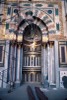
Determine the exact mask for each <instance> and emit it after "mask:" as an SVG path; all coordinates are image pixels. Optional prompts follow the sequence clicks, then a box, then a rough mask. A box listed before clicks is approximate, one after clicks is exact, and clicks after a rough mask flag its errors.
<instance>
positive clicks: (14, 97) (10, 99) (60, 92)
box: [0, 84, 67, 100]
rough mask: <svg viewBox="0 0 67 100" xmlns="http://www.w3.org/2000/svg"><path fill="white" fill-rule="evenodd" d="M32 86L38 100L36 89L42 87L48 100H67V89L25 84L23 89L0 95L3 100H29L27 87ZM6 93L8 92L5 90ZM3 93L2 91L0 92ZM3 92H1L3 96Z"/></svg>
mask: <svg viewBox="0 0 67 100" xmlns="http://www.w3.org/2000/svg"><path fill="white" fill-rule="evenodd" d="M28 85H30V86H31V87H32V90H33V92H34V95H35V98H36V100H38V98H37V95H36V92H35V89H34V87H35V86H37V87H40V89H41V90H42V91H43V92H44V93H45V94H46V96H47V97H48V100H65V98H67V89H60V88H59V89H56V88H53V89H52V88H43V87H42V86H41V85H40V84H23V85H22V86H21V87H19V88H17V89H15V90H14V91H13V92H11V93H5V92H4V94H3V95H0V98H1V99H2V100H29V99H28V94H27V86H28ZM5 91H6V90H5ZM0 92H1V91H0ZM2 93H3V92H1V94H2Z"/></svg>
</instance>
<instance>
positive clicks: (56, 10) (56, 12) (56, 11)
mask: <svg viewBox="0 0 67 100" xmlns="http://www.w3.org/2000/svg"><path fill="white" fill-rule="evenodd" d="M55 15H57V16H58V15H59V14H58V8H56V9H55Z"/></svg>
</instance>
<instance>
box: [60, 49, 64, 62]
mask: <svg viewBox="0 0 67 100" xmlns="http://www.w3.org/2000/svg"><path fill="white" fill-rule="evenodd" d="M61 62H62V63H64V62H65V48H64V47H61Z"/></svg>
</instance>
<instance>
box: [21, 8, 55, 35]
mask: <svg viewBox="0 0 67 100" xmlns="http://www.w3.org/2000/svg"><path fill="white" fill-rule="evenodd" d="M29 11H31V10H30V9H25V10H24V11H23V14H21V13H20V16H21V15H22V16H21V17H22V18H25V19H26V20H28V19H30V17H33V16H34V17H37V18H39V19H40V20H42V21H43V23H45V24H46V26H47V27H48V33H49V34H55V25H54V22H53V20H52V19H51V18H50V16H49V15H48V14H46V13H45V12H44V11H41V10H38V9H36V10H35V11H33V14H32V16H30V15H27V16H26V15H25V13H26V12H29ZM31 12H32V11H31ZM33 23H34V24H36V25H38V26H39V27H40V28H41V31H42V33H44V34H45V31H46V29H45V27H41V23H39V21H37V20H35V19H34V21H33ZM25 25H26V26H27V25H28V23H25ZM25 25H23V26H22V27H24V28H25V27H26V26H25Z"/></svg>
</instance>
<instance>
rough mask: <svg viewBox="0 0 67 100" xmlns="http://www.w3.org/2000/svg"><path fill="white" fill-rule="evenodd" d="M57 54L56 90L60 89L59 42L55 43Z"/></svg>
mask: <svg viewBox="0 0 67 100" xmlns="http://www.w3.org/2000/svg"><path fill="white" fill-rule="evenodd" d="M54 52H55V70H56V88H59V55H58V41H57V40H55V41H54Z"/></svg>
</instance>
